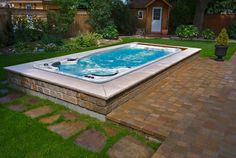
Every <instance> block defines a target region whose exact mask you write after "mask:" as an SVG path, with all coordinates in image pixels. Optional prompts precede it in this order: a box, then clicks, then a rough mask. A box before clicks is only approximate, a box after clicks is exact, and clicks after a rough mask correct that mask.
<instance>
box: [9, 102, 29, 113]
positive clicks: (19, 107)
mask: <svg viewBox="0 0 236 158" xmlns="http://www.w3.org/2000/svg"><path fill="white" fill-rule="evenodd" d="M8 108H9V109H11V110H13V111H17V112H22V111H25V110H26V107H25V106H24V105H22V104H16V105H11V106H8Z"/></svg>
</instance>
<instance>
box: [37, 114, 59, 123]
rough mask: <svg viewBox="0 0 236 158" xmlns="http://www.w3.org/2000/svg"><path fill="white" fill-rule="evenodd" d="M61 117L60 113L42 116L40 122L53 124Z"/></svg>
mask: <svg viewBox="0 0 236 158" xmlns="http://www.w3.org/2000/svg"><path fill="white" fill-rule="evenodd" d="M60 117H61V115H60V114H55V115H52V116H48V117H44V118H41V119H40V120H39V122H41V123H44V124H52V123H54V122H56V121H57V120H58V119H59V118H60Z"/></svg>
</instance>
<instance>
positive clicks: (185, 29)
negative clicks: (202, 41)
mask: <svg viewBox="0 0 236 158" xmlns="http://www.w3.org/2000/svg"><path fill="white" fill-rule="evenodd" d="M175 33H176V35H177V36H178V37H180V38H187V39H193V38H194V37H197V36H198V34H199V31H198V28H197V27H196V26H194V25H180V26H178V27H177V29H176V31H175Z"/></svg>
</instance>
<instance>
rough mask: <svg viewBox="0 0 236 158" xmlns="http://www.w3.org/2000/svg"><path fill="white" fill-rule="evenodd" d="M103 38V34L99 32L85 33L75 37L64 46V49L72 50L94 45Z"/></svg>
mask: <svg viewBox="0 0 236 158" xmlns="http://www.w3.org/2000/svg"><path fill="white" fill-rule="evenodd" d="M101 38H102V35H100V34H97V33H88V34H85V35H79V36H78V37H75V38H73V39H72V40H71V41H69V42H67V43H66V44H65V45H64V46H62V48H61V49H62V50H63V51H72V50H77V49H81V48H87V47H94V46H97V45H98V41H99V40H100V39H101Z"/></svg>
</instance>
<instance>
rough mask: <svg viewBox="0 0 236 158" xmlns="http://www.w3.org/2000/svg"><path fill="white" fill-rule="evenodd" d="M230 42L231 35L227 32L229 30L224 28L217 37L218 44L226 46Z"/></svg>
mask: <svg viewBox="0 0 236 158" xmlns="http://www.w3.org/2000/svg"><path fill="white" fill-rule="evenodd" d="M228 42H229V36H228V34H227V30H226V29H225V28H223V29H222V30H221V32H220V34H219V35H218V37H217V38H216V44H217V45H223V46H226V45H227V44H228Z"/></svg>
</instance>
